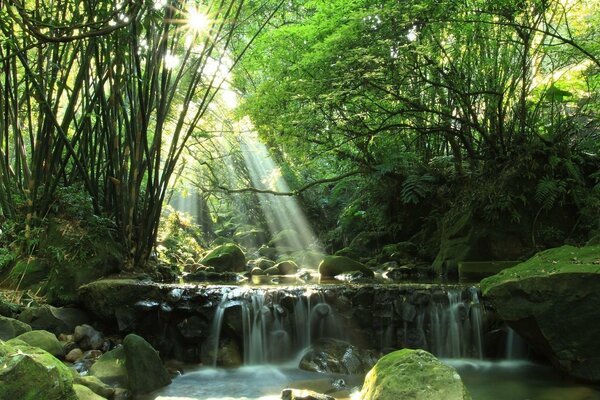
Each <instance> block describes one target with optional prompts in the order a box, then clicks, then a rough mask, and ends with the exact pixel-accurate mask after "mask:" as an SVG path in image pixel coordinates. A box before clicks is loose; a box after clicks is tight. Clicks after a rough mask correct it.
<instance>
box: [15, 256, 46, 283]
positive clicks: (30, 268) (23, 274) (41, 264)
mask: <svg viewBox="0 0 600 400" xmlns="http://www.w3.org/2000/svg"><path fill="white" fill-rule="evenodd" d="M49 274H50V267H49V266H48V264H47V263H46V262H45V261H44V260H43V259H40V258H37V257H29V258H26V259H20V260H18V261H17V262H16V264H15V266H14V267H13V268H12V269H11V270H10V273H9V274H8V277H9V279H10V282H11V285H12V286H13V287H18V288H19V289H27V288H30V287H32V286H34V285H36V284H39V283H41V282H42V281H43V280H45V279H46V278H47V277H48V275H49Z"/></svg>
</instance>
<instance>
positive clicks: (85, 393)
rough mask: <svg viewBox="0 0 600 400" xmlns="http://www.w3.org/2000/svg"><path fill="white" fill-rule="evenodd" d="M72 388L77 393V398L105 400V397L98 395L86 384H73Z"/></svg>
mask: <svg viewBox="0 0 600 400" xmlns="http://www.w3.org/2000/svg"><path fill="white" fill-rule="evenodd" d="M73 389H74V390H75V393H76V394H77V399H78V400H106V398H105V397H102V396H99V395H97V394H96V393H94V392H93V391H92V389H89V388H87V387H86V386H83V385H79V384H75V385H73Z"/></svg>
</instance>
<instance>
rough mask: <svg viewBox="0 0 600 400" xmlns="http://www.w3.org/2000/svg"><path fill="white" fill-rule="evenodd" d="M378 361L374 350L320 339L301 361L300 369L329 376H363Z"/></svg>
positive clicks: (338, 341)
mask: <svg viewBox="0 0 600 400" xmlns="http://www.w3.org/2000/svg"><path fill="white" fill-rule="evenodd" d="M376 361H377V354H376V353H375V352H374V351H372V350H360V349H358V348H357V347H355V346H353V345H351V344H349V343H347V342H344V341H341V340H336V339H319V340H318V341H317V342H316V343H315V344H313V345H312V346H311V347H310V349H309V350H308V351H307V352H306V354H305V355H304V356H303V357H302V360H301V361H300V368H301V369H304V370H307V371H315V372H321V373H327V374H361V373H363V374H364V373H365V372H367V371H368V370H369V369H370V368H371V367H372V366H373V365H375V362H376Z"/></svg>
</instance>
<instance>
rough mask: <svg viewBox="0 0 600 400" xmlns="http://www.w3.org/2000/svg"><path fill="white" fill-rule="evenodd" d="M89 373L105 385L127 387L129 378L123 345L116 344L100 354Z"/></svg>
mask: <svg viewBox="0 0 600 400" xmlns="http://www.w3.org/2000/svg"><path fill="white" fill-rule="evenodd" d="M89 373H90V375H92V376H95V377H96V378H98V379H100V380H101V381H102V382H104V383H106V384H107V385H111V386H118V387H127V385H128V383H129V379H128V376H127V368H126V367H125V350H124V349H123V346H117V347H115V348H114V349H112V350H111V351H108V352H106V353H104V354H102V355H101V356H100V357H99V358H98V359H97V360H96V362H95V363H94V364H93V365H92V366H91V368H90V371H89Z"/></svg>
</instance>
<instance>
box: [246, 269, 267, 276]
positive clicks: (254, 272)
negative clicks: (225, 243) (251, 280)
mask: <svg viewBox="0 0 600 400" xmlns="http://www.w3.org/2000/svg"><path fill="white" fill-rule="evenodd" d="M267 269H268V268H267ZM264 274H265V271H263V270H262V269H260V268H258V267H254V268H252V270H251V271H250V275H253V276H258V275H264Z"/></svg>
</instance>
